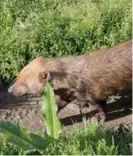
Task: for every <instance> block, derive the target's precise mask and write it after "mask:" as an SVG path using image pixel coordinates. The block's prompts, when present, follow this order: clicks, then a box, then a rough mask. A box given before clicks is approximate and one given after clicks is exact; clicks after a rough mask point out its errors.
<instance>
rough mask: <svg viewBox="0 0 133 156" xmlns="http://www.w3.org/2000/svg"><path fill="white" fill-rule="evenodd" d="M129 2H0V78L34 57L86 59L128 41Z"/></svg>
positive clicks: (115, 0)
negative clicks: (83, 55) (73, 56)
mask: <svg viewBox="0 0 133 156" xmlns="http://www.w3.org/2000/svg"><path fill="white" fill-rule="evenodd" d="M131 4H132V3H131V0H84V1H83V0H72V1H71V0H63V1H62V0H30V1H28V0H24V1H20V0H19V1H18V0H3V1H0V68H1V69H0V77H3V78H5V79H8V80H11V79H12V78H14V77H15V76H16V75H17V74H18V72H19V70H20V69H21V68H22V67H23V66H24V65H25V64H26V63H27V62H28V61H30V60H31V59H33V58H34V57H36V56H37V55H40V54H43V55H44V56H45V57H57V56H66V55H78V54H81V53H88V52H90V51H93V50H95V49H98V48H104V47H110V46H113V45H115V44H117V43H119V42H123V41H125V40H128V39H131V24H132V20H131Z"/></svg>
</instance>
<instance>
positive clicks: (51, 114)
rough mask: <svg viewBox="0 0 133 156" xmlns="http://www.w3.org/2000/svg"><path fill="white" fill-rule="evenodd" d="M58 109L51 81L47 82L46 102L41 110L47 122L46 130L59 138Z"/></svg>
mask: <svg viewBox="0 0 133 156" xmlns="http://www.w3.org/2000/svg"><path fill="white" fill-rule="evenodd" d="M57 109H58V108H57V105H56V103H55V99H54V92H53V88H52V87H51V86H50V84H49V83H47V85H46V88H45V93H44V103H43V105H42V109H41V111H42V116H43V119H44V121H45V123H46V132H47V134H48V135H49V136H50V137H52V138H54V139H58V138H59V135H60V133H61V125H60V121H59V120H58V118H57Z"/></svg>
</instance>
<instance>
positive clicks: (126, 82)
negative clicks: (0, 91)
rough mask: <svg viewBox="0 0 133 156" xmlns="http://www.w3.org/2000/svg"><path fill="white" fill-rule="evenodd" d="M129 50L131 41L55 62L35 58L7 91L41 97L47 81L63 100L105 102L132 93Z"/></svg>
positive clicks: (57, 59) (17, 94) (54, 60)
mask: <svg viewBox="0 0 133 156" xmlns="http://www.w3.org/2000/svg"><path fill="white" fill-rule="evenodd" d="M131 51H132V41H131V40H130V41H128V42H125V43H123V44H120V45H117V46H115V47H114V48H109V49H103V50H98V51H96V52H92V53H91V54H85V55H80V56H72V57H62V58H56V59H45V58H43V57H42V56H40V57H37V58H36V59H34V60H33V61H32V62H31V63H29V64H28V65H27V66H25V67H24V68H23V69H22V71H21V72H20V74H19V75H18V77H17V79H16V82H15V83H14V84H13V85H12V86H11V87H10V88H9V92H10V93H12V94H14V95H16V96H19V95H24V94H26V93H28V94H29V93H32V94H37V93H39V94H40V93H41V92H43V89H44V87H45V85H46V83H47V82H48V81H49V82H50V83H51V84H52V86H53V88H54V90H55V94H56V95H57V97H58V96H59V97H58V99H60V98H61V99H63V101H67V102H69V101H71V100H73V99H75V98H78V99H80V100H85V101H90V102H92V103H95V102H96V101H100V100H106V99H107V98H108V97H109V96H111V95H115V94H119V93H123V92H127V91H131V90H132V53H131ZM65 104H66V103H65ZM65 104H63V106H64V105H65Z"/></svg>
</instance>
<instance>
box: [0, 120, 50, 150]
mask: <svg viewBox="0 0 133 156" xmlns="http://www.w3.org/2000/svg"><path fill="white" fill-rule="evenodd" d="M0 133H3V134H4V137H5V138H6V140H7V142H8V143H11V144H13V145H15V146H18V147H19V148H21V149H23V150H24V151H25V152H30V151H35V150H38V151H43V152H44V150H45V148H46V146H47V145H48V144H49V141H48V140H45V139H44V138H42V137H41V136H38V135H36V134H33V133H29V132H28V131H27V130H26V129H23V128H21V127H20V126H19V125H18V124H16V123H11V122H8V121H7V122H3V121H1V122H0Z"/></svg>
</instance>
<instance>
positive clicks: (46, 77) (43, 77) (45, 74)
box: [39, 72, 50, 81]
mask: <svg viewBox="0 0 133 156" xmlns="http://www.w3.org/2000/svg"><path fill="white" fill-rule="evenodd" d="M39 79H40V80H42V81H49V80H50V73H49V72H40V73H39Z"/></svg>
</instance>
